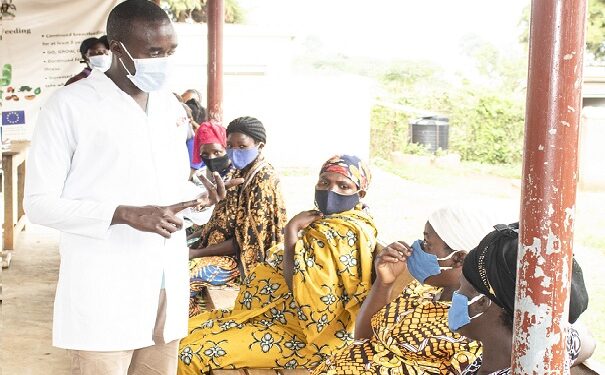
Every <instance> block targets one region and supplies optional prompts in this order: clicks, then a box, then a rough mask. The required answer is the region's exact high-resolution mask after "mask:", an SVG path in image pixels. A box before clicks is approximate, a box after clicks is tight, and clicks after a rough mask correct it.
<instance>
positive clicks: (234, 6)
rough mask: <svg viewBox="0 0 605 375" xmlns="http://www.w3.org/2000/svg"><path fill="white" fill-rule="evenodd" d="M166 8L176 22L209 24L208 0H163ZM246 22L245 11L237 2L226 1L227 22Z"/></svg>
mask: <svg viewBox="0 0 605 375" xmlns="http://www.w3.org/2000/svg"><path fill="white" fill-rule="evenodd" d="M162 3H163V5H165V8H168V9H169V13H171V16H172V18H173V20H174V21H176V22H185V21H187V20H193V21H194V22H207V21H208V15H207V12H206V6H207V4H208V1H207V0H162ZM243 21H244V11H243V9H242V8H241V6H240V5H239V3H238V1H237V0H225V22H226V23H242V22H243Z"/></svg>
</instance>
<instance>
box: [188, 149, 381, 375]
mask: <svg viewBox="0 0 605 375" xmlns="http://www.w3.org/2000/svg"><path fill="white" fill-rule="evenodd" d="M369 181H370V174H369V170H368V169H367V168H366V167H365V165H364V164H363V163H362V162H361V161H360V160H359V158H357V157H355V156H349V155H339V156H335V157H333V158H331V159H330V160H328V161H327V162H326V163H325V164H324V165H323V167H322V169H321V172H320V176H319V181H318V182H317V185H316V187H315V201H316V205H317V207H318V209H319V211H316V210H312V211H304V212H301V213H300V214H298V215H296V216H295V217H293V218H292V220H290V222H289V223H288V224H287V225H286V230H285V241H284V243H283V244H281V245H278V246H276V247H274V248H272V249H271V251H270V253H269V255H268V258H267V259H266V260H265V262H263V263H261V264H259V265H257V266H256V267H255V268H254V269H252V271H251V272H250V273H249V274H248V276H247V277H246V279H245V280H244V283H243V285H242V288H241V290H240V292H239V295H238V297H237V300H236V303H235V308H234V309H233V310H232V311H207V312H203V313H201V314H199V315H197V316H195V317H193V318H191V319H190V321H189V331H190V333H189V335H188V336H187V337H186V338H184V339H183V340H182V341H181V345H180V349H179V353H180V355H179V357H180V361H179V374H200V373H207V372H209V371H210V370H212V369H226V368H242V367H248V368H297V367H304V368H313V367H315V366H316V365H317V363H319V362H320V361H321V360H322V359H323V358H325V356H327V355H329V354H330V353H332V352H333V351H335V350H337V349H338V348H341V347H344V346H346V345H347V344H348V343H350V342H351V341H352V340H353V325H354V321H355V316H356V314H357V312H358V310H359V308H360V306H361V304H362V302H363V300H364V298H365V297H366V295H367V293H368V291H369V290H370V287H371V283H372V280H371V278H372V264H373V254H374V249H375V246H376V228H375V225H374V222H373V220H372V218H371V217H370V216H369V215H368V214H367V213H366V212H365V210H364V209H363V206H362V204H361V203H360V198H363V197H364V196H365V194H366V190H367V188H368V184H369Z"/></svg>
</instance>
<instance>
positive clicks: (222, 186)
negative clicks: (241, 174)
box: [195, 172, 244, 208]
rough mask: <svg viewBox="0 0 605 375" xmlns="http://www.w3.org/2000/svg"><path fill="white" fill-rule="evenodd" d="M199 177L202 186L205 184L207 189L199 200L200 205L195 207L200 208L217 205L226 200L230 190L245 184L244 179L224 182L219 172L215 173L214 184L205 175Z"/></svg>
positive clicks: (213, 176)
mask: <svg viewBox="0 0 605 375" xmlns="http://www.w3.org/2000/svg"><path fill="white" fill-rule="evenodd" d="M197 177H198V178H199V179H200V181H202V184H204V187H205V188H206V192H205V193H203V194H202V195H200V196H199V197H198V199H197V202H198V203H197V204H196V205H195V206H198V208H204V207H210V206H213V205H215V204H216V203H218V202H219V201H220V200H222V199H225V197H226V196H227V190H228V189H231V188H232V187H234V186H237V185H239V184H241V183H243V182H244V179H243V178H234V179H232V180H229V181H227V182H223V179H222V178H221V176H220V175H219V174H218V172H214V173H213V174H212V178H213V180H214V182H212V181H210V180H209V179H207V178H206V176H204V175H203V174H199V175H197Z"/></svg>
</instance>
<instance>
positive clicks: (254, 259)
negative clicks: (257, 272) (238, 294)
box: [189, 156, 287, 316]
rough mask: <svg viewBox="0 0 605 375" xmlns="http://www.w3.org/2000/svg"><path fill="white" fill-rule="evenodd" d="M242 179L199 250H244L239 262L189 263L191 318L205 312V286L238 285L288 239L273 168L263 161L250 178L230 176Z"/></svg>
mask: <svg viewBox="0 0 605 375" xmlns="http://www.w3.org/2000/svg"><path fill="white" fill-rule="evenodd" d="M238 177H242V178H244V179H245V182H244V183H243V184H242V185H240V186H238V187H237V188H234V189H230V190H229V191H228V192H227V197H226V198H225V199H224V200H222V201H220V202H219V203H217V204H216V206H215V207H214V211H213V212H212V216H211V218H210V220H209V221H208V223H207V224H205V225H204V227H203V229H202V233H201V241H200V244H199V245H198V248H205V247H207V246H210V245H215V244H219V243H221V242H223V241H226V240H229V239H234V240H235V242H236V243H237V245H238V247H239V249H238V251H237V254H236V255H235V256H233V257H231V256H212V257H202V258H194V259H192V260H190V261H189V276H190V289H191V297H190V303H189V316H194V315H196V314H198V313H200V312H201V311H202V310H203V306H201V305H200V304H199V303H198V301H199V298H198V297H199V295H200V294H201V291H202V290H203V288H204V287H206V286H208V285H226V284H238V283H239V278H240V275H242V276H246V275H248V273H249V272H250V270H251V269H252V268H253V267H254V266H256V264H258V263H259V262H262V261H263V260H264V259H265V256H266V251H267V250H269V249H270V248H272V247H273V246H275V245H277V244H279V243H281V242H283V240H284V234H283V231H284V227H285V226H286V223H287V216H286V204H285V203H284V199H283V196H282V192H281V184H280V182H279V178H278V176H277V173H276V172H275V170H274V169H273V167H272V166H271V165H270V164H269V163H267V162H266V161H265V160H264V159H263V157H262V156H259V158H258V159H257V160H256V161H255V162H254V163H253V164H252V166H251V167H250V169H248V170H246V173H243V172H242V171H240V170H235V171H234V172H233V173H232V174H231V176H229V178H238Z"/></svg>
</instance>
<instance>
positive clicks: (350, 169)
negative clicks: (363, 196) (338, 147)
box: [319, 155, 372, 191]
mask: <svg viewBox="0 0 605 375" xmlns="http://www.w3.org/2000/svg"><path fill="white" fill-rule="evenodd" d="M324 172H334V173H339V174H341V175H343V176H345V177H348V178H349V179H350V180H351V181H353V182H354V183H355V185H357V188H358V189H359V190H363V191H367V190H368V186H370V180H371V179H372V175H371V174H370V169H369V168H368V167H367V165H366V164H365V163H364V162H362V161H361V159H359V158H358V157H357V156H355V155H334V156H332V157H331V158H330V159H328V161H326V162H325V163H324V165H323V166H322V167H321V170H320V171H319V174H322V173H324Z"/></svg>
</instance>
